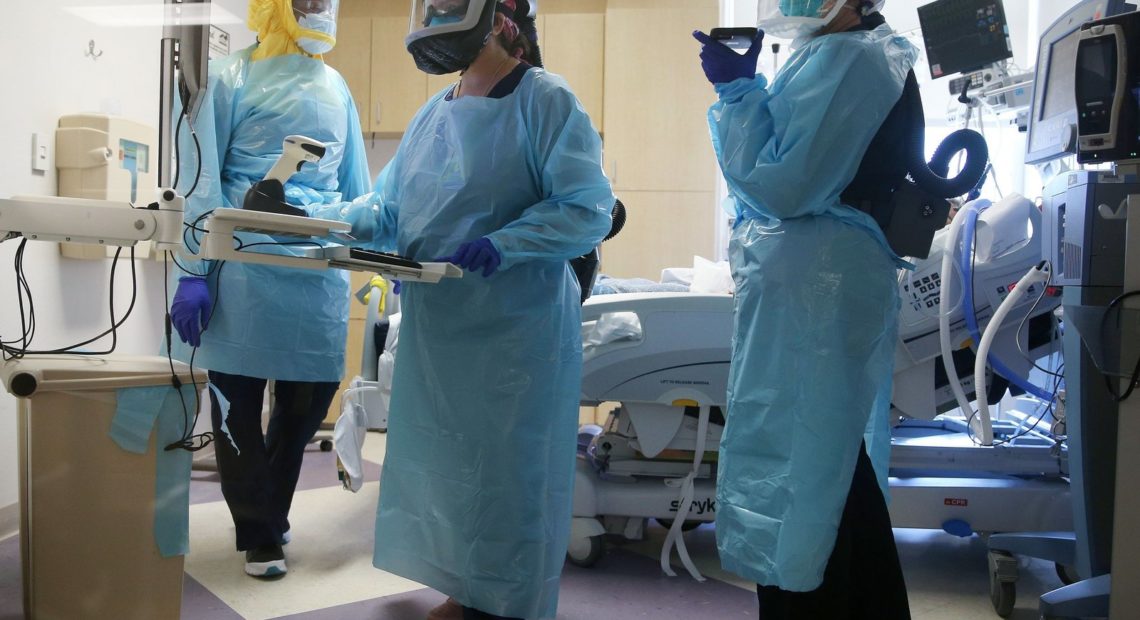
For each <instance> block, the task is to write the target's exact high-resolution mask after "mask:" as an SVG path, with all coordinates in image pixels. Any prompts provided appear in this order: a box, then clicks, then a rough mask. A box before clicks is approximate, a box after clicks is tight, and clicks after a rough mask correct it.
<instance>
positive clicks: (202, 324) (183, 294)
mask: <svg viewBox="0 0 1140 620" xmlns="http://www.w3.org/2000/svg"><path fill="white" fill-rule="evenodd" d="M211 307H212V306H211V303H210V287H208V286H207V285H206V278H201V277H197V276H183V277H181V278H178V290H177V291H175V293H174V302H173V303H171V304H170V322H171V323H173V324H174V328H175V329H177V330H178V337H179V338H181V339H182V342H185V343H187V344H189V345H190V346H192V347H197V346H201V344H202V331H203V330H205V328H206V323H207V322H208V321H209V320H210V308H211Z"/></svg>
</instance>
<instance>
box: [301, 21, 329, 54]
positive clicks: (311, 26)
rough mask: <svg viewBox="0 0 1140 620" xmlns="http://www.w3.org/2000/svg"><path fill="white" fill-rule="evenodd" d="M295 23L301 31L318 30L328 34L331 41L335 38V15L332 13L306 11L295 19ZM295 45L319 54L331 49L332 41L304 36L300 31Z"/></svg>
mask: <svg viewBox="0 0 1140 620" xmlns="http://www.w3.org/2000/svg"><path fill="white" fill-rule="evenodd" d="M297 25H298V26H300V27H301V30H302V31H312V32H319V33H321V34H326V35H328V36H329V37H331V38H332V39H333V41H335V40H336V17H335V16H334V15H333V14H332V13H307V14H305V15H302V16H301V17H300V19H298V20H297ZM297 45H298V46H300V47H301V49H303V50H305V51H306V52H308V53H310V54H312V55H314V56H319V55H321V54H327V53H329V52H330V51H332V48H333V45H334V43H330V42H328V41H325V40H323V39H316V38H312V37H306V36H305V35H304V33H303V32H302V34H301V38H300V39H298V40H297Z"/></svg>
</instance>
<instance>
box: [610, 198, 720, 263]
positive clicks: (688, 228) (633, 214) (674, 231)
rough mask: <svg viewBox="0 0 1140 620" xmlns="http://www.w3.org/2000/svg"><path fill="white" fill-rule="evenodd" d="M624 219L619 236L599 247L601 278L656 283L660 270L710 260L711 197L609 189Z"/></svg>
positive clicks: (712, 239)
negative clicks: (699, 259) (697, 259)
mask: <svg viewBox="0 0 1140 620" xmlns="http://www.w3.org/2000/svg"><path fill="white" fill-rule="evenodd" d="M614 193H615V194H617V196H618V198H620V199H621V201H622V204H624V205H625V208H626V212H627V214H628V216H627V219H626V224H625V228H623V229H622V231H621V234H620V235H618V236H617V237H614V238H613V239H611V240H609V241H607V242H605V243H604V244H602V273H604V274H606V275H608V276H612V277H615V278H648V279H650V280H654V281H656V280H658V279H659V278H660V277H661V270H662V269H665V268H666V267H688V266H690V265H692V264H693V256H694V255H697V256H703V257H705V258H709V259H711V258H713V248H714V245H715V242H716V229H715V223H716V222H715V215H716V208H717V206H716V195H715V193H714V192H711V191H708V192H669V191H654V192H646V191H628V190H615V192H614Z"/></svg>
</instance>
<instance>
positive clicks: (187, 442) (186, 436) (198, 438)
mask: <svg viewBox="0 0 1140 620" xmlns="http://www.w3.org/2000/svg"><path fill="white" fill-rule="evenodd" d="M167 254H168V255H169V257H170V258H171V259H173V253H170V252H168V253H167ZM225 265H226V264H225V261H222V262H219V263H216V266H217V269H216V270H214V269H211V271H209V272H207V276H208V275H210V274H211V273H214V274H216V275H217V281H216V282H215V287H214V298H215V299H214V303H213V305H212V306H211V307H210V314H209V316H207V317H206V323H205V325H203V326H202V331H203V332H204V331H206V330H207V329H209V326H210V321H211V320H212V319H213V318H214V312H215V311H216V310H217V308H218V300H219V299H220V295H221V290H222V288H221V274H222V268H223V267H225ZM166 275H167V274H166V266H165V265H163V276H164V278H165V277H166ZM168 282H169V281H168V280H167V279H164V283H163V287H164V288H163V290H164V292H165V293H166V295H167V299H169V298H170V297H169V295H170V289H169V284H168ZM166 339H167V340H166V351H167V358H168V361H169V363H170V372H171V383H172V385H174V387H175V389H178V390H179V398H181V387H182V382H181V380H179V379H178V376H177V374H176V372H175V370H174V359H173V354H172V352H171V349H172V346H173V344H172V342H173V340H172V339H173V335H172V329H171V319H170V313H169V311H168V312H167V314H166ZM197 355H198V347H194V348H193V349H192V350H191V351H190V362H189V366H190V382H191V385H192V386H193V389H194V404H195V406H194V415H193V418H192V419H191V416H190V415H189V413H188V411H187V408H186V404H185V401H183V405H182V407H183V420H184V422H185V423H186V427H185V429H184V430H183V434H182V437H181V438H180V439H179V440H178V441H175V442H173V443H170V444H168V445H167V446H165V447H164V448H163V449H164V450H166V451H168V452H169V451H171V450H186V451H187V452H197V451H199V450H201V449H203V448H205V447H206V446H208V445H210V444H211V443H213V441H214V434H213V433H212V432H210V431H207V432H204V433H199V434H194V429H195V428H196V427H197V426H198V418H199V416H200V415H201V412H202V396H201V395H202V387H201V386H199V384H198V376H197V374H196V373H195V372H194V360H195V358H196V357H197Z"/></svg>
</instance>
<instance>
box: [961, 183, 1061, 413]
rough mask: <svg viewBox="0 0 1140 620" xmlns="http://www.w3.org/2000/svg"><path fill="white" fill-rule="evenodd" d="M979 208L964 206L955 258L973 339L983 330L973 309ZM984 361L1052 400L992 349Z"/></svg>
mask: <svg viewBox="0 0 1140 620" xmlns="http://www.w3.org/2000/svg"><path fill="white" fill-rule="evenodd" d="M985 206H989V205H988V204H987V205H985ZM980 212H981V209H978V208H977V207H976V206H974V205H970V206H969V207H966V209H965V212H964V213H963V214H962V217H964V218H966V219H965V222H964V223H963V237H962V254H961V256H959V258H958V260H959V266H960V271H959V273H961V274H962V289H963V291H964V296H963V301H962V314H963V315H964V316H965V317H966V328H967V329H968V330H969V332H970V337H971V338H973V339H974V342H981V341H982V334H981V331H980V330H979V329H978V316H977V313H976V312H975V311H974V261H973V260H972V254H973V252H972V248H973V247H974V234H975V231H976V229H977V224H978V214H979V213H980ZM949 251H951V252H952V251H953V248H950V249H949ZM986 361H988V362H989V364H990V367H991V368H993V370H994V372H996V373H997V374H999V375H1001V376H1002V377H1005V378H1006V379H1008V380H1009V382H1010V383H1012V384H1013V385H1016V386H1017V387H1019V388H1021V389H1022V390H1024V391H1026V392H1028V393H1030V394H1032V395H1034V396H1036V397H1037V398H1040V399H1041V400H1043V401H1046V402H1052V400H1053V394H1052V393H1050V392H1047V391H1045V390H1044V388H1041V387H1038V386H1036V385H1034V384H1032V383H1030V382H1029V381H1028V380H1026V378H1025V377H1022V376H1021V375H1020V374H1018V373H1016V372H1014V371H1013V370H1012V369H1010V368H1009V366H1006V365H1005V364H1004V363H1003V362H1002V361H1001V360H1000V359H998V358H997V356H996V355H994V354H993V353H992V352H991V353H990V354H989V355H988V356H987V357H986Z"/></svg>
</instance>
